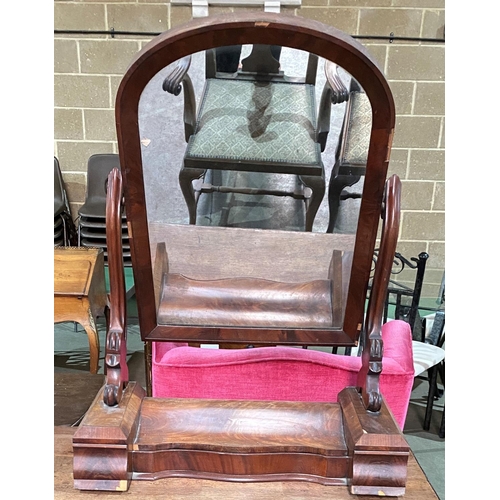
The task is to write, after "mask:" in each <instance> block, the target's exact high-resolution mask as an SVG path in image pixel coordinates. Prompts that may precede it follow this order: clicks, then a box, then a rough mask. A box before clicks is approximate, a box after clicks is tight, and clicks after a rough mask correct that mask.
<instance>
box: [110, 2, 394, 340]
mask: <svg viewBox="0 0 500 500" xmlns="http://www.w3.org/2000/svg"><path fill="white" fill-rule="evenodd" d="M251 43H260V44H269V45H286V46H287V47H291V48H295V49H299V50H303V51H307V52H313V53H315V54H317V55H318V56H320V57H323V58H324V59H326V60H330V61H333V62H335V63H336V64H337V65H339V66H340V67H342V68H343V69H344V70H346V71H347V72H348V73H350V74H351V75H352V77H353V78H355V79H356V80H357V81H358V82H359V84H360V85H361V87H362V88H363V89H364V91H365V92H366V94H367V96H368V98H369V100H370V103H371V107H372V130H371V136H370V146H369V152H368V159H367V164H366V177H365V183H364V190H363V197H362V200H361V206H360V212H359V222H358V228H357V232H356V241H355V245H354V254H353V264H352V268H351V277H350V282H349V289H348V295H347V303H346V309H345V314H344V324H343V328H342V331H337V332H332V331H331V330H325V331H318V330H316V331H315V332H314V335H313V336H312V337H314V339H316V342H311V343H320V341H322V340H324V339H326V338H328V339H329V342H328V343H329V344H331V343H332V342H331V341H332V340H333V341H334V342H337V344H338V345H355V343H356V341H357V339H358V337H359V334H360V330H361V324H362V321H363V313H364V306H365V297H366V291H367V286H368V280H369V275H370V269H371V263H372V256H373V250H374V248H375V242H376V237H377V228H378V224H379V220H380V215H381V207H382V198H383V194H384V185H385V180H386V176H387V169H388V164H389V156H390V150H391V145H392V138H393V132H394V125H395V105H394V100H393V96H392V93H391V90H390V87H389V84H388V82H387V80H386V78H385V76H384V75H383V73H382V71H381V69H380V68H379V67H378V64H377V62H376V61H375V60H374V59H373V57H372V56H371V55H370V54H369V53H368V51H367V50H366V49H365V47H364V46H363V45H361V44H360V43H359V42H357V41H356V40H354V39H353V38H352V37H350V36H349V35H347V34H345V33H344V32H342V31H339V30H337V29H336V28H333V27H330V26H326V25H324V24H322V23H320V22H317V21H313V20H309V19H305V18H302V17H298V16H289V15H284V14H274V13H268V12H249V13H243V14H242V13H238V14H225V15H221V16H209V17H205V18H200V19H194V20H192V21H190V22H188V23H186V24H184V25H182V26H178V27H175V28H172V29H171V30H169V31H166V32H164V33H163V34H161V35H159V36H157V37H156V38H154V39H153V40H152V41H151V42H149V43H148V44H147V45H146V46H145V47H144V48H143V49H142V50H141V51H140V52H139V53H138V54H137V55H136V57H135V58H134V59H133V61H132V62H131V64H130V65H129V67H128V69H127V71H126V73H125V75H124V77H123V79H122V81H121V84H120V86H119V89H118V92H117V96H116V105H115V118H116V127H117V138H118V150H119V156H120V168H121V172H122V175H123V184H124V195H125V207H126V213H127V221H128V231H129V239H130V247H131V253H132V262H133V272H134V282H135V290H136V298H137V306H138V313H139V322H140V330H141V337H142V339H143V340H148V341H149V340H163V341H168V340H179V335H180V333H179V331H180V330H179V327H174V328H172V327H169V326H166V325H158V323H157V311H156V301H155V293H154V284H153V267H152V261H151V252H150V245H149V241H150V240H149V230H148V217H147V210H146V197H145V189H144V178H143V164H142V154H141V142H140V134H139V101H140V98H141V94H142V91H143V90H144V88H145V87H146V85H147V84H148V82H149V81H150V80H151V79H152V78H153V77H154V76H155V75H156V74H157V73H158V72H159V71H160V70H162V69H163V68H165V67H166V66H168V65H169V64H171V63H173V62H175V61H177V60H179V59H181V58H182V57H185V56H187V55H189V54H193V53H196V52H199V51H203V50H207V49H211V48H214V47H218V46H224V45H235V44H237V45H240V44H241V45H244V44H251ZM184 328H185V332H186V337H185V338H186V340H187V339H188V338H190V339H194V338H196V337H198V338H200V336H201V338H209V337H210V335H212V334H214V331H215V330H218V333H217V336H218V338H220V339H222V338H226V337H225V336H224V335H225V334H224V328H219V327H217V328H215V327H211V328H207V327H193V328H192V327H184ZM226 330H227V331H228V336H227V338H231V333H232V335H233V337H234V331H233V332H229V330H231V329H230V328H228V329H226ZM233 330H234V329H233ZM221 332H222V333H221ZM291 335H292V336H293V332H292V333H291ZM312 337H311V339H312V340H314V339H313V338H312ZM212 340H213V339H212Z"/></svg>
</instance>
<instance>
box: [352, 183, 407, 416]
mask: <svg viewBox="0 0 500 500" xmlns="http://www.w3.org/2000/svg"><path fill="white" fill-rule="evenodd" d="M400 207H401V181H400V180H399V177H398V176H397V175H393V176H392V177H391V178H390V179H388V180H387V182H386V187H385V195H384V202H383V203H382V219H383V225H382V238H381V242H380V253H379V257H378V259H377V266H376V268H375V275H374V278H373V287H372V291H371V293H370V299H369V302H368V311H367V314H366V320H365V325H364V329H363V331H362V333H361V344H362V346H363V352H362V366H361V370H360V372H359V374H358V386H359V387H360V390H361V396H362V399H363V402H364V404H365V407H366V409H367V410H369V411H373V412H378V411H380V408H381V405H382V397H381V394H380V385H379V378H380V374H381V373H382V357H383V351H384V345H383V341H382V321H383V317H384V303H385V298H386V296H387V287H388V285H389V278H390V275H391V268H392V262H393V259H394V253H395V252H396V245H397V241H398V232H399V221H400Z"/></svg>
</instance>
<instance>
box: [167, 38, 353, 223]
mask: <svg viewBox="0 0 500 500" xmlns="http://www.w3.org/2000/svg"><path fill="white" fill-rule="evenodd" d="M274 48H275V49H276V47H274ZM280 51H281V49H280V50H279V51H278V53H279V52H280ZM206 55H207V58H206V59H207V64H206V68H207V69H206V81H205V87H204V90H203V95H202V97H201V103H200V106H199V109H198V111H197V113H196V116H195V111H194V110H195V107H196V105H195V102H194V91H193V88H192V84H191V80H190V78H189V76H188V73H187V71H188V69H189V65H190V60H189V59H184V60H182V61H180V62H179V64H178V65H177V66H174V69H173V70H172V72H171V73H170V74H169V76H167V78H166V79H165V81H164V85H163V88H164V90H166V91H168V92H171V93H174V94H176V93H179V92H180V84H179V82H181V81H182V83H183V85H184V94H185V95H184V102H185V117H184V118H185V130H186V141H188V145H187V149H186V152H185V156H184V162H183V166H182V169H181V172H180V174H179V182H180V186H181V189H182V192H183V195H184V198H185V200H186V204H187V207H188V211H189V222H190V224H195V223H196V205H197V202H198V197H199V196H200V194H201V193H211V192H214V191H219V192H224V193H226V192H229V193H241V194H251V195H254V194H269V195H276V196H292V197H294V198H297V199H303V200H304V201H305V203H306V220H305V229H306V231H311V230H312V226H313V222H314V217H315V215H316V212H317V210H318V208H319V205H320V203H321V201H322V199H323V195H324V192H325V174H324V167H323V163H322V159H321V152H322V151H323V150H324V148H325V145H326V140H327V136H328V131H329V125H330V107H331V105H332V103H340V102H343V101H345V100H346V99H347V95H348V93H347V89H346V88H345V87H344V86H343V84H342V81H341V80H340V78H339V77H338V75H336V66H334V65H333V66H332V65H330V66H328V67H329V68H330V71H331V74H330V75H328V78H327V81H326V84H325V89H324V96H323V97H322V99H321V102H320V105H319V111H318V107H317V105H316V86H315V84H316V68H317V64H318V57H317V56H316V55H314V54H310V55H309V56H308V65H307V74H306V76H305V78H298V77H289V76H286V75H285V74H284V72H283V71H282V70H281V69H280V63H279V61H278V60H276V59H275V57H274V56H276V50H275V51H274V56H273V47H272V46H269V45H254V46H253V49H252V52H251V53H250V55H249V56H248V57H246V58H244V59H243V61H242V64H241V69H238V70H237V71H236V72H234V73H227V72H222V71H219V70H218V69H219V68H217V66H216V62H215V51H212V50H209V51H207V52H206ZM224 69H226V68H224ZM208 169H215V170H222V171H224V172H226V173H227V172H229V171H231V172H258V173H259V174H261V178H262V181H261V182H260V183H259V184H260V186H259V187H246V186H242V185H239V184H237V183H236V184H235V185H231V186H230V185H228V184H229V182H227V184H226V185H222V186H220V185H218V186H214V185H211V184H206V183H203V184H202V185H201V187H197V188H195V187H193V181H194V180H196V179H199V178H203V180H205V174H206V172H207V170H208ZM266 174H290V175H292V176H298V179H299V183H298V184H297V187H295V188H294V189H291V190H288V191H287V190H285V189H281V188H279V189H276V186H270V185H269V184H266ZM226 177H227V176H226Z"/></svg>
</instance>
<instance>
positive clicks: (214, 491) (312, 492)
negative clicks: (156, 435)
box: [54, 427, 438, 500]
mask: <svg viewBox="0 0 500 500" xmlns="http://www.w3.org/2000/svg"><path fill="white" fill-rule="evenodd" d="M75 431H76V428H75V427H54V499H62V498H65V499H66V498H73V499H78V498H81V499H82V500H88V499H91V498H96V499H103V500H104V499H113V500H117V499H118V498H122V497H124V498H137V499H141V500H148V499H155V498H158V499H160V498H161V499H165V498H168V499H169V500H177V499H187V498H196V499H216V500H220V499H224V500H233V499H234V500H240V499H245V498H247V499H252V500H253V499H259V500H277V499H280V498H286V499H287V500H294V499H295V500H299V499H301V500H303V499H306V498H307V500H315V499H317V500H319V499H329V500H331V499H332V498H335V499H336V500H343V499H345V500H354V499H364V500H372V499H375V498H380V497H375V496H371V495H370V496H358V495H351V494H350V493H349V492H348V489H347V486H323V485H320V484H314V483H307V482H301V481H289V482H269V483H230V482H224V481H209V480H203V479H184V478H172V479H159V480H157V481H132V484H131V486H130V488H129V490H128V491H126V492H122V493H115V492H105V491H97V492H90V491H78V490H75V489H73V449H72V438H73V434H74V433H75ZM392 498H395V497H392ZM397 498H400V499H402V500H431V499H433V500H437V499H438V497H437V495H436V494H435V493H434V490H433V489H432V487H431V485H430V484H429V482H428V481H427V478H426V477H425V475H424V473H423V472H422V469H421V468H420V466H419V465H418V463H417V461H416V460H415V457H414V456H413V455H412V454H410V457H409V460H408V480H407V484H406V494H405V495H404V496H403V497H397Z"/></svg>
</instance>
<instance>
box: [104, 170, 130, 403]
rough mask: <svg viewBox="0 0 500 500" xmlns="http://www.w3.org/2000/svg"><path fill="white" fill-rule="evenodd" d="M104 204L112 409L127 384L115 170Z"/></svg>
mask: <svg viewBox="0 0 500 500" xmlns="http://www.w3.org/2000/svg"><path fill="white" fill-rule="evenodd" d="M107 189H108V192H107V200H113V201H114V203H106V244H107V246H108V269H109V275H110V280H109V288H110V315H109V331H108V333H107V335H106V350H105V356H104V362H105V365H106V371H105V373H106V386H105V388H104V396H103V397H104V401H105V403H106V404H107V405H109V406H113V405H116V404H118V403H119V402H120V400H121V397H122V392H123V389H124V387H125V384H126V383H127V382H128V367H127V338H126V332H127V313H126V307H127V299H126V290H125V274H124V271H123V251H122V238H121V214H122V203H121V201H122V192H123V189H122V178H121V175H120V171H119V170H118V169H117V168H114V169H113V170H111V172H110V173H109V175H108V188H107Z"/></svg>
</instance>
